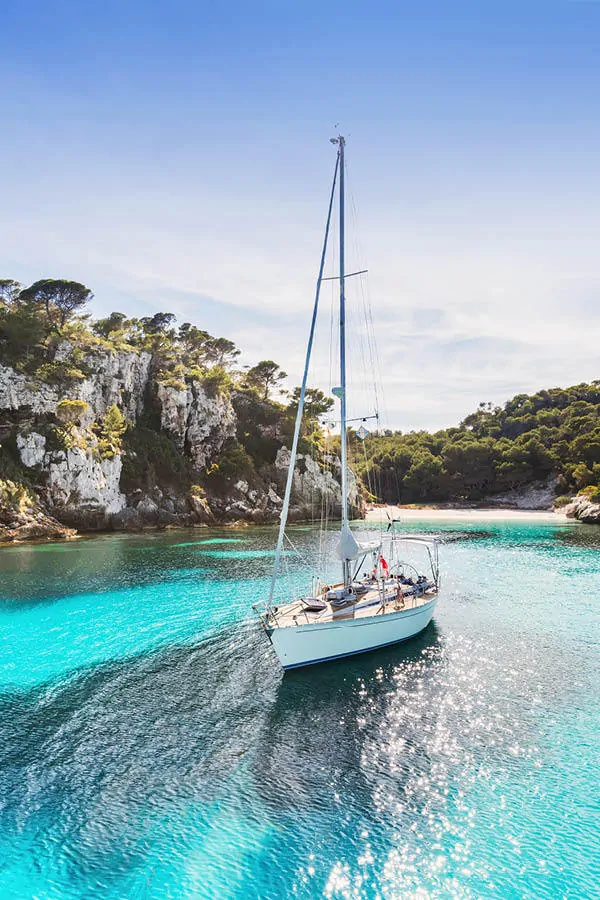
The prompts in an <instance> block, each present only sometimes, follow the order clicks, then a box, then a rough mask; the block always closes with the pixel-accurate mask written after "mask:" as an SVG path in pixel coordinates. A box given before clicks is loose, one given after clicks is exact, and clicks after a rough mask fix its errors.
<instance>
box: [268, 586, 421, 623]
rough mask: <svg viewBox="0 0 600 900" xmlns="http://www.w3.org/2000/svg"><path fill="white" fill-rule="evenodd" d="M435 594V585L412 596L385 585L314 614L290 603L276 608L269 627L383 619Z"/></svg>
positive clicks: (415, 607) (412, 606) (410, 592)
mask: <svg viewBox="0 0 600 900" xmlns="http://www.w3.org/2000/svg"><path fill="white" fill-rule="evenodd" d="M399 587H400V592H399V590H398V588H399ZM437 593H438V591H437V588H436V587H435V586H434V585H429V587H428V588H427V589H426V590H424V591H422V592H421V593H419V594H415V593H414V592H413V591H412V590H411V589H410V588H405V587H404V586H399V585H397V584H396V582H388V583H387V584H386V586H385V589H384V590H382V589H381V588H379V587H378V586H374V587H371V588H369V589H367V591H366V592H365V593H364V594H360V595H359V596H358V597H351V598H349V600H348V602H347V603H345V604H344V605H343V606H333V605H332V604H331V603H329V602H328V603H327V606H326V608H325V609H322V610H318V611H314V612H313V611H311V610H308V609H306V607H305V606H304V604H303V603H302V601H301V600H296V601H294V602H293V603H287V604H285V605H284V606H279V607H275V609H274V611H273V612H272V613H271V615H270V617H269V626H270V627H271V628H287V627H290V626H294V625H315V624H317V623H319V624H320V623H325V622H338V621H340V620H342V619H363V618H368V617H370V616H385V615H388V614H389V613H397V612H400V611H402V610H409V609H418V608H419V607H420V606H424V605H425V604H426V603H429V602H430V601H431V600H433V599H434V597H436V596H437Z"/></svg>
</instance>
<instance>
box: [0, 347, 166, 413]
mask: <svg viewBox="0 0 600 900" xmlns="http://www.w3.org/2000/svg"><path fill="white" fill-rule="evenodd" d="M65 343H66V342H65ZM61 348H63V345H62V344H61V345H60V346H59V348H58V350H57V352H56V355H55V360H56V361H60V358H61V353H60V351H61ZM63 349H64V348H63ZM151 360H152V356H151V354H150V353H135V352H133V351H119V352H115V353H93V354H88V355H87V356H86V358H85V362H86V365H87V366H88V367H89V368H90V369H91V370H92V374H91V375H89V376H88V377H87V378H86V379H84V380H83V381H80V382H78V383H77V384H74V385H70V386H69V387H67V388H58V387H56V386H54V385H50V384H45V383H44V382H43V381H36V380H34V379H32V378H30V377H28V376H27V375H21V374H20V373H19V372H15V371H14V369H11V368H10V367H8V366H0V410H11V411H22V412H25V413H27V414H31V415H34V416H36V415H37V416H40V415H48V414H54V413H55V412H56V407H57V404H58V403H59V402H60V401H61V400H64V399H69V400H83V401H85V402H86V403H87V404H88V406H89V410H88V411H87V413H85V415H84V416H83V418H82V424H83V425H89V424H90V422H93V421H94V420H95V419H96V420H97V419H101V418H102V417H103V416H104V414H105V412H106V410H107V409H108V407H109V406H112V405H113V404H114V405H116V406H120V407H121V408H122V410H123V413H124V415H125V416H126V417H127V418H128V419H129V420H130V421H131V422H135V421H136V419H137V417H138V415H139V414H140V412H141V410H142V409H143V406H144V398H145V394H146V387H147V384H148V377H149V372H150V362H151Z"/></svg>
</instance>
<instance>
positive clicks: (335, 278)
mask: <svg viewBox="0 0 600 900" xmlns="http://www.w3.org/2000/svg"><path fill="white" fill-rule="evenodd" d="M368 271H369V270H368V269H361V270H360V271H359V272H349V273H348V274H347V275H344V278H352V276H353V275H366V274H367V272H368ZM339 280H340V276H339V275H328V276H327V278H321V281H339Z"/></svg>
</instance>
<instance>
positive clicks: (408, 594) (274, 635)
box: [254, 135, 440, 670]
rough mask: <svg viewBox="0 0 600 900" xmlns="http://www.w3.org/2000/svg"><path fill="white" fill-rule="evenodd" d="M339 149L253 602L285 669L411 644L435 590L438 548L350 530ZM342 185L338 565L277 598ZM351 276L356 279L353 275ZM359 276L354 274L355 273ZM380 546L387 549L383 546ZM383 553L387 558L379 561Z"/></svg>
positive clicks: (340, 140) (339, 140)
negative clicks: (269, 564)
mask: <svg viewBox="0 0 600 900" xmlns="http://www.w3.org/2000/svg"><path fill="white" fill-rule="evenodd" d="M331 143H333V144H335V145H336V147H337V155H336V162H335V169H334V175H333V184H332V187H331V194H330V197H329V207H328V214H327V223H326V227H325V237H324V241H323V249H322V253H321V264H320V267H319V274H318V278H317V287H316V294H315V300H314V306H313V313H312V320H311V326H310V333H309V339H308V345H307V350H306V359H305V365H304V374H303V378H302V385H301V389H300V397H299V402H298V410H297V414H296V423H295V429H294V437H293V441H292V448H291V454H290V462H289V468H288V473H287V481H286V488H285V493H284V498H283V505H282V510H281V517H280V524H279V535H278V539H277V546H276V549H275V562H274V567H273V574H272V578H271V584H270V589H269V597H268V599H267V600H266V601H261V602H259V603H257V604H254V609H255V610H256V612H257V613H258V615H259V617H260V620H261V622H262V625H263V628H264V631H265V632H266V634H267V637H268V638H269V640H270V642H271V644H272V645H273V648H274V650H275V653H276V654H277V657H278V659H279V661H280V663H281V665H282V667H283V668H284V669H286V670H287V669H295V668H300V667H302V666H309V665H315V664H317V663H323V662H326V661H328V660H334V659H340V658H343V657H346V656H353V655H355V654H357V653H365V652H367V651H372V650H376V649H378V648H381V647H387V646H389V645H391V644H396V643H399V642H401V641H406V640H409V639H410V638H412V637H414V636H415V635H417V634H419V633H420V632H421V631H423V630H424V629H425V628H426V627H427V625H428V624H429V622H430V621H431V619H432V617H433V614H434V611H435V606H436V602H437V597H438V592H439V588H440V570H439V561H438V545H437V541H435V540H433V541H432V540H428V539H427V538H424V537H418V536H413V535H402V534H399V533H397V532H396V530H395V522H394V521H390V524H389V526H388V530H387V532H386V533H385V534H384V533H383V532H382V533H381V535H380V536H378V538H377V539H375V540H367V541H364V540H359V539H358V538H357V536H356V534H355V533H354V531H353V530H352V529H351V527H350V518H349V506H350V504H349V479H348V431H347V392H346V295H345V281H346V278H348V277H350V275H349V274H346V272H345V160H344V154H345V145H346V141H345V139H344V137H343V136H342V135H338V136H337V137H335V138H332V139H331ZM338 180H339V191H338V195H339V275H337V276H334V277H335V278H336V279H339V285H340V291H339V357H340V359H339V363H340V385H339V387H335V388H333V390H332V393H333V395H334V396H335V397H337V398H338V400H339V403H340V443H341V454H340V455H341V528H340V532H339V537H338V541H337V546H336V548H335V557H336V561H337V563H338V564H339V565H340V567H341V577H340V580H339V581H338V582H336V583H334V584H326V583H324V582H323V581H321V580H317V581H316V583H315V582H314V581H313V590H312V591H311V592H310V594H309V595H308V596H299V597H296V598H288V599H286V598H284V599H283V600H282V601H280V600H279V599H278V598H276V596H275V591H276V586H277V584H278V580H279V577H280V574H281V563H282V554H283V548H284V541H285V537H286V525H287V519H288V512H289V507H290V498H291V493H292V486H293V477H294V469H295V465H296V456H297V452H298V441H299V437H300V431H301V426H302V416H303V409H304V401H305V395H306V388H307V380H308V374H309V367H310V361H311V354H312V348H313V342H314V336H315V328H316V323H317V313H318V308H319V297H320V292H321V285H322V282H323V281H324V280H325V279H324V276H323V272H324V266H325V259H326V252H327V243H328V238H329V230H330V224H331V218H332V212H333V207H334V199H335V192H336V184H337V182H338ZM350 274H355V273H350ZM356 274H359V273H356ZM384 540H385V541H387V546H386V547H385V548H384ZM407 545H412V547H413V548H414V546H415V545H418V546H420V547H422V548H424V549H425V551H426V553H427V555H428V558H429V565H428V569H429V574H427V575H425V574H422V573H420V572H419V570H418V569H417V568H416V567H415V566H414V565H413V564H412V563H411V562H409V561H407V559H405V558H404V557H403V553H404V552H405V550H406V546H407ZM384 553H385V555H384Z"/></svg>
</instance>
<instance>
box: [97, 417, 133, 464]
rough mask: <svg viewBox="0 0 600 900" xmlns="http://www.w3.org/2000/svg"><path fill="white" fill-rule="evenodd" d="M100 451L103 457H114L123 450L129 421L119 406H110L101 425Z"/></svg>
mask: <svg viewBox="0 0 600 900" xmlns="http://www.w3.org/2000/svg"><path fill="white" fill-rule="evenodd" d="M98 430H99V439H98V451H99V453H100V456H101V457H102V459H114V457H115V456H116V455H117V453H120V452H121V446H122V443H123V435H124V434H125V431H126V430H127V421H126V419H125V416H124V415H123V413H122V412H121V410H120V409H119V407H118V406H115V405H114V404H113V405H112V406H109V407H108V409H107V410H106V413H105V414H104V418H103V420H102V424H101V425H100V427H99V429H98Z"/></svg>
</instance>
